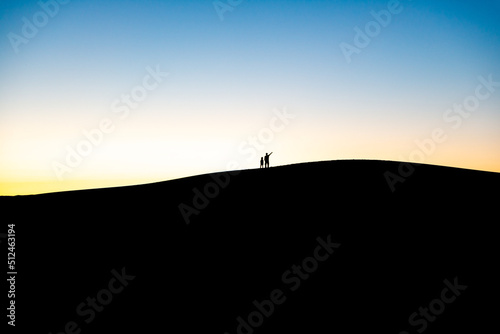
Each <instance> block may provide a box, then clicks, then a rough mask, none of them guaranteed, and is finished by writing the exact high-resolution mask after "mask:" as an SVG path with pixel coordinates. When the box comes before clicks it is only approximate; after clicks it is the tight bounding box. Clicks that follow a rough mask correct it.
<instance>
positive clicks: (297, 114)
mask: <svg viewBox="0 0 500 334" xmlns="http://www.w3.org/2000/svg"><path fill="white" fill-rule="evenodd" d="M0 37H1V38H0V195H22V194H38V193H46V192H53V191H63V190H74V189H85V188H96V187H109V186H122V185H129V184H140V183H147V182H156V181H163V180H169V179H175V178H180V177H186V176H191V175H197V174H204V173H210V172H216V171H224V170H233V169H247V168H258V167H259V160H260V157H262V156H264V154H265V153H266V152H273V155H272V156H271V159H270V161H271V165H272V166H277V165H287V164H293V163H300V162H309V161H323V160H337V159H377V160H397V161H410V162H423V163H429V164H436V165H445V166H454V167H460V168H470V169H478V170H485V171H494V172H500V61H499V59H500V1H498V0H497V1H493V0H484V1H480V2H477V1H451V0H450V1H427V0H413V1H410V0H401V1H397V0H390V1H380V0H372V1H347V0H336V1H320V0H316V1H314V0H313V1H305V0H303V1H293V0H287V1H284V0H283V1H282V0H274V1H269V0H267V1H263V0H252V1H246V0H243V1H241V0H222V1H202V0H191V1H189V0H182V1H181V0H179V1H177V0H174V1H160V0H148V1H130V0H120V1H114V0H99V1H97V0H95V1H94V0H86V1H83V0H81V1H79V0H41V1H23V0H2V1H1V2H0ZM381 177H383V176H381Z"/></svg>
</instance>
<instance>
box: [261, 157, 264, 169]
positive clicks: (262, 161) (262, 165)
mask: <svg viewBox="0 0 500 334" xmlns="http://www.w3.org/2000/svg"><path fill="white" fill-rule="evenodd" d="M260 168H264V158H263V157H260Z"/></svg>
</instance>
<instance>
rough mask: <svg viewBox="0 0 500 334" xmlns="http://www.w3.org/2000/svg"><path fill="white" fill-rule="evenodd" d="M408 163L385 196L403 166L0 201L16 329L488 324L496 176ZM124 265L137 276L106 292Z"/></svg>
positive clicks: (446, 328) (303, 170)
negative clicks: (14, 266) (10, 251)
mask: <svg viewBox="0 0 500 334" xmlns="http://www.w3.org/2000/svg"><path fill="white" fill-rule="evenodd" d="M415 166H416V169H415V172H414V173H413V175H411V176H410V177H408V178H406V180H405V181H404V182H403V183H400V184H399V185H398V187H397V189H396V191H394V192H392V191H391V190H390V188H389V186H388V184H387V181H386V179H385V177H384V173H385V172H386V171H392V172H396V171H397V170H398V167H399V163H398V162H389V161H368V160H358V161H326V162H315V163H303V164H295V165H288V166H279V167H275V168H272V169H269V170H268V172H266V173H262V172H261V171H259V170H258V169H252V170H243V171H240V172H239V173H238V174H237V175H235V174H236V173H234V174H233V175H231V174H228V173H215V174H206V175H198V176H193V177H187V178H183V179H177V180H171V181H166V182H159V183H153V184H146V185H139V186H128V187H119V188H109V189H96V190H84V191H73V192H61V193H52V194H43V195H34V196H16V197H1V198H0V205H1V207H2V212H3V214H4V216H5V217H6V220H5V221H10V222H15V223H16V235H17V239H18V242H17V244H16V246H17V249H16V256H17V258H18V261H19V264H18V266H19V272H20V273H22V275H19V278H18V280H19V284H18V287H19V288H18V292H17V294H16V303H17V304H18V305H22V308H21V307H19V310H22V314H23V316H22V317H21V316H19V320H18V323H17V324H16V327H18V328H17V329H18V330H20V331H22V329H25V330H26V331H27V330H29V329H33V328H36V329H37V330H38V331H39V332H45V333H49V332H52V333H59V332H65V326H68V327H67V328H71V329H76V328H78V329H81V330H82V333H83V332H85V333H105V332H108V333H109V332H120V331H124V332H125V331H127V332H128V331H132V330H134V331H136V332H148V331H156V330H157V329H158V328H160V329H161V330H165V331H167V332H168V331H173V330H176V331H177V329H179V328H180V329H181V330H182V332H185V333H199V332H210V333H221V334H222V333H225V332H227V333H231V334H233V333H286V332H302V333H326V332H330V333H363V332H374V331H375V332H385V333H400V332H402V331H407V332H408V333H417V330H422V329H424V326H425V329H424V330H425V332H426V333H456V332H470V333H474V332H476V333H480V332H486V331H485V330H486V329H487V328H494V327H491V326H494V325H495V324H496V320H495V319H496V316H495V312H494V310H495V309H494V308H492V305H493V303H495V302H496V301H495V299H494V298H492V292H493V290H494V289H495V286H496V275H495V274H494V272H495V268H496V263H497V255H496V254H498V248H499V247H498V242H497V240H496V239H497V236H496V235H497V233H495V231H496V228H495V226H494V225H495V224H494V222H496V221H498V217H497V214H498V210H497V206H498V203H497V201H498V198H496V196H495V194H496V189H498V186H500V174H497V173H488V172H480V171H473V170H465V169H458V168H449V167H440V166H432V165H415ZM263 189H265V190H266V191H263ZM195 196H198V197H197V198H196V199H194V198H195ZM194 201H196V202H194ZM181 204H185V207H190V208H192V209H194V210H195V211H192V212H191V211H189V213H190V215H189V224H186V220H185V219H184V217H183V214H182V211H181V210H180V205H181ZM194 212H196V213H194ZM5 224H6V223H5ZM325 244H329V245H330V246H328V245H327V246H325ZM2 245H3V243H2ZM333 245H335V246H333ZM320 246H321V247H320ZM318 247H320V248H318ZM330 251H331V253H330ZM299 267H300V268H299ZM122 268H125V269H124V270H125V271H126V273H127V274H128V275H133V276H134V277H135V278H134V279H133V280H132V281H130V282H129V284H128V285H127V287H126V288H124V289H123V291H120V292H119V293H111V294H110V293H108V292H109V289H110V285H109V282H110V280H111V279H112V277H113V275H112V274H110V272H111V270H113V269H115V270H116V271H118V272H121V269H122ZM446 280H447V282H448V283H449V284H455V285H456V286H458V288H455V290H456V291H455V292H456V295H455V292H454V291H453V290H452V289H450V288H449V287H448V288H447V285H446V284H448V283H445V282H446ZM115 283H116V284H118V283H117V281H115ZM464 286H466V289H465V288H463V287H464ZM444 288H446V289H448V290H446V291H445V293H444V295H443V296H445V298H447V300H451V299H453V298H452V297H456V298H454V299H453V300H454V301H453V302H450V303H444V302H442V300H441V298H442V297H441V296H442V291H443V289H444ZM460 289H462V290H460ZM106 291H108V292H106ZM110 296H111V298H110ZM87 298H90V299H89V300H90V302H92V300H93V299H92V298H94V302H93V303H94V304H93V305H94V308H92V307H91V306H87V305H88V303H89V301H88V300H87ZM436 300H437V301H436ZM440 300H441V301H440ZM81 303H84V306H85V308H82V307H80V308H79V306H80V305H81ZM441 307H443V308H444V310H443V309H442V308H441ZM419 308H423V309H427V311H425V310H424V311H420V310H419ZM78 310H79V311H80V312H78ZM431 310H433V312H434V311H435V312H436V313H439V314H438V315H435V313H429V312H431ZM82 311H86V312H87V313H84V314H83V315H82ZM414 312H417V316H414V318H412V319H413V320H412V321H413V322H412V323H410V322H409V318H411V316H412V314H414ZM419 312H424V315H420V314H419ZM425 312H428V313H427V314H426V315H425ZM19 313H21V312H20V311H19ZM92 314H93V315H94V317H91V315H92ZM427 316H428V318H426V317H427ZM26 319H29V321H28V320H26ZM68 324H69V325H68Z"/></svg>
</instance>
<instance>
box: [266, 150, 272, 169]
mask: <svg viewBox="0 0 500 334" xmlns="http://www.w3.org/2000/svg"><path fill="white" fill-rule="evenodd" d="M271 154H273V152H271V153H269V154H267V153H266V156H265V157H264V161H265V163H266V168H269V157H270V156H271Z"/></svg>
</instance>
